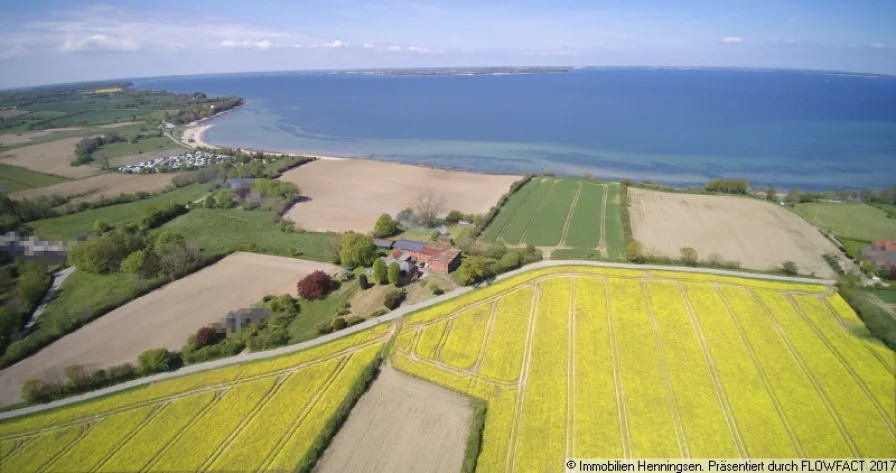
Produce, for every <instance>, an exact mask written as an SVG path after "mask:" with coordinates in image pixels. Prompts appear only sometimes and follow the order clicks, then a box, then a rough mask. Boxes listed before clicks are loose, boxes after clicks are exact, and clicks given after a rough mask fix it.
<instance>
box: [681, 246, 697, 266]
mask: <svg viewBox="0 0 896 473" xmlns="http://www.w3.org/2000/svg"><path fill="white" fill-rule="evenodd" d="M681 261H682V262H683V263H684V264H686V265H688V266H696V265H697V250H695V249H693V248H691V247H689V246H685V247H683V248H682V249H681Z"/></svg>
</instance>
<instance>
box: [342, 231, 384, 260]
mask: <svg viewBox="0 0 896 473" xmlns="http://www.w3.org/2000/svg"><path fill="white" fill-rule="evenodd" d="M339 246H340V250H339V259H340V260H341V261H342V265H343V266H370V264H371V263H373V260H375V259H376V246H375V245H374V244H373V239H372V238H370V237H369V236H367V235H362V234H360V233H355V232H345V233H343V234H342V240H341V241H340V245H339Z"/></svg>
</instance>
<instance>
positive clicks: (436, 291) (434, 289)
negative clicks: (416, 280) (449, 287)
mask: <svg viewBox="0 0 896 473" xmlns="http://www.w3.org/2000/svg"><path fill="white" fill-rule="evenodd" d="M432 293H433V295H436V296H441V295H442V294H444V293H445V291H443V290H442V288H441V287H439V286H436V285H433V286H432Z"/></svg>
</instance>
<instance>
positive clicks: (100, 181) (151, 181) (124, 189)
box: [10, 172, 177, 204]
mask: <svg viewBox="0 0 896 473" xmlns="http://www.w3.org/2000/svg"><path fill="white" fill-rule="evenodd" d="M176 175H177V174H174V173H164V174H125V173H119V172H110V173H104V174H98V175H96V176H90V177H85V178H83V179H77V180H74V181H66V182H60V183H59V184H54V185H52V186H47V187H38V188H37V189H28V190H26V191H21V192H16V193H15V194H11V195H10V197H11V198H13V199H33V198H35V197H39V196H42V195H51V194H56V195H60V196H63V197H65V196H70V195H77V196H78V197H76V198H74V199H72V200H71V201H70V202H71V203H73V204H77V203H78V202H89V201H92V200H96V199H99V198H100V196H105V197H116V196H118V195H121V194H133V193H135V192H140V191H143V192H158V191H160V190H162V189H164V188H165V186H167V185H168V184H170V183H171V179H173V178H174V176H176Z"/></svg>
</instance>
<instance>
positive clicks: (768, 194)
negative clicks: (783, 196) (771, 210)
mask: <svg viewBox="0 0 896 473" xmlns="http://www.w3.org/2000/svg"><path fill="white" fill-rule="evenodd" d="M765 200H767V201H769V202H777V201H778V190H777V189H775V188H774V187H773V186H768V189H766V190H765Z"/></svg>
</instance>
